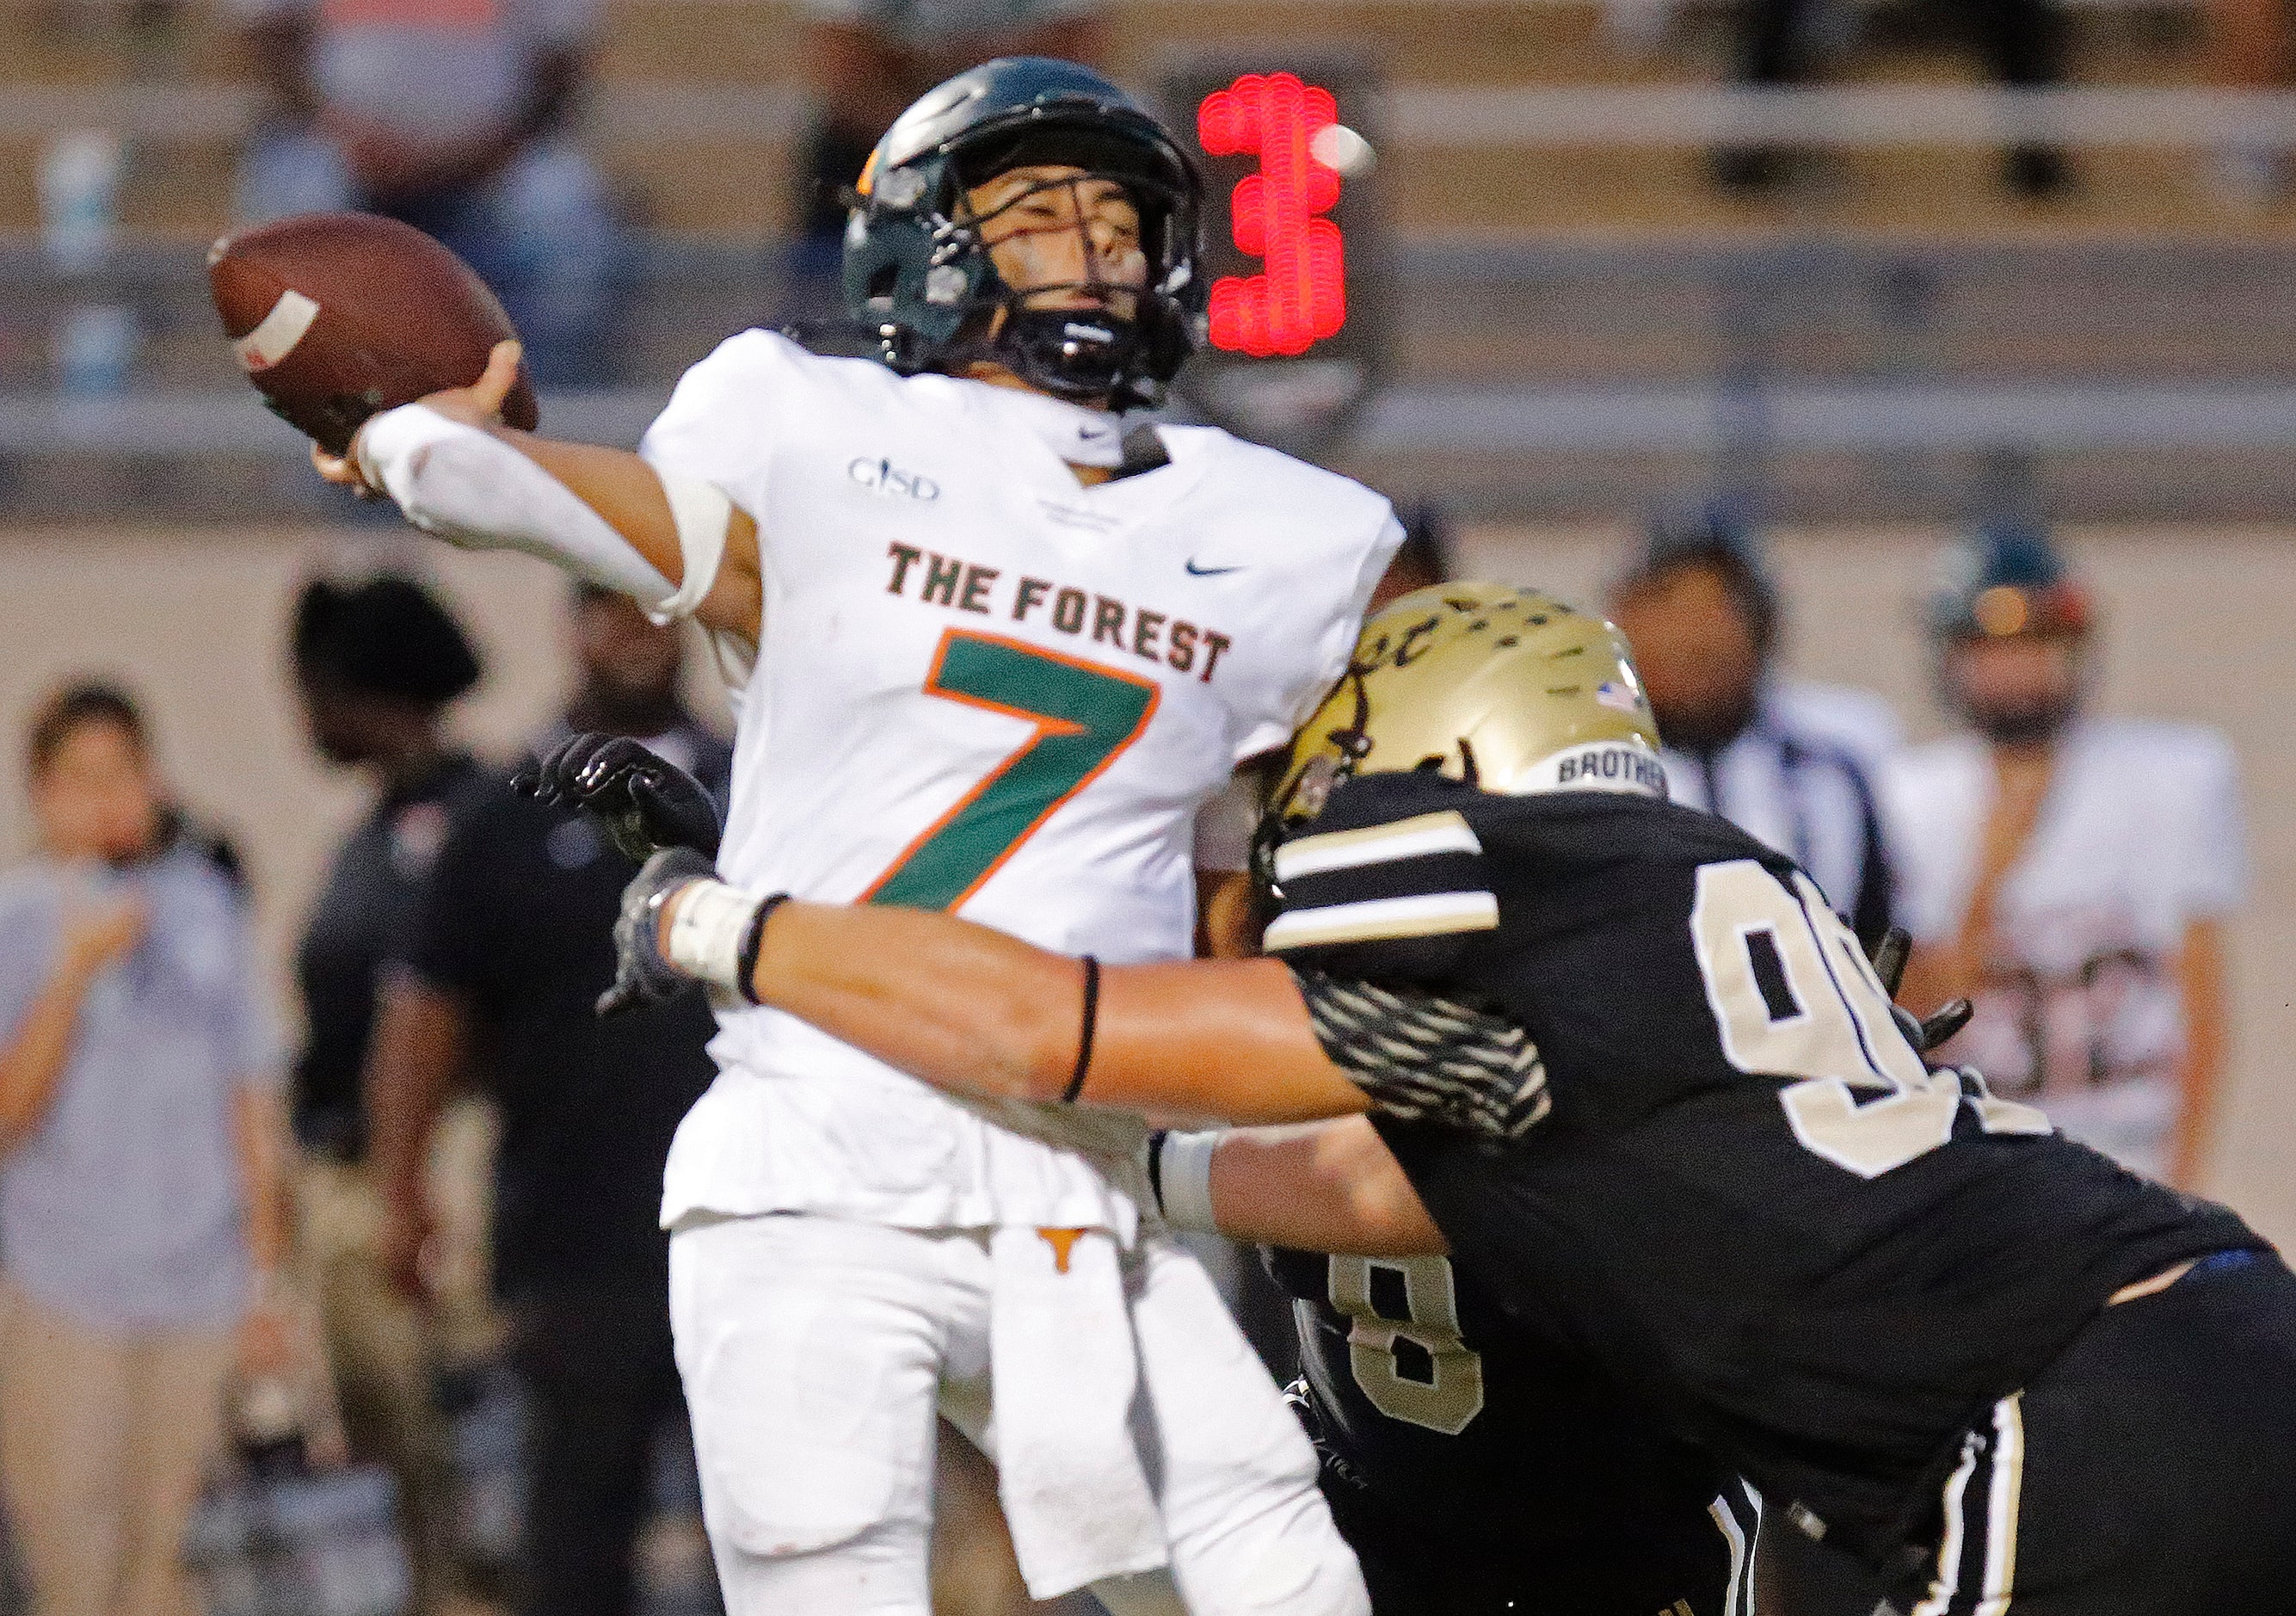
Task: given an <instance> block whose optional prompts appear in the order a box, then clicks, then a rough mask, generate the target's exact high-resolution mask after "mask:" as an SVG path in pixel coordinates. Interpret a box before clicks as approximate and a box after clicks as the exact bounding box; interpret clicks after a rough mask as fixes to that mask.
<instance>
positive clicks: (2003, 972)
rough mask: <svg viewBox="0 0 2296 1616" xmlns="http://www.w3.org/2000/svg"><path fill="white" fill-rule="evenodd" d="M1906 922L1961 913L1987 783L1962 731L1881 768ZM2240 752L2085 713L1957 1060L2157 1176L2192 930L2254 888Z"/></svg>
mask: <svg viewBox="0 0 2296 1616" xmlns="http://www.w3.org/2000/svg"><path fill="white" fill-rule="evenodd" d="M1882 782H1883V787H1882V794H1883V798H1884V800H1885V802H1886V803H1887V805H1888V807H1889V810H1890V819H1891V823H1892V826H1893V832H1894V839H1893V844H1892V845H1893V848H1894V850H1895V851H1896V853H1897V855H1898V861H1899V864H1898V876H1899V882H1900V887H1899V892H1900V898H1901V901H1902V906H1903V914H1904V916H1905V924H1906V926H1907V930H1908V931H1912V932H1913V934H1914V937H1915V940H1916V941H1922V942H1949V941H1951V940H1952V939H1954V938H1955V937H1956V935H1958V934H1959V932H1960V931H1961V928H1962V925H1963V923H1964V920H1965V919H1966V917H1967V915H1968V913H1969V906H1970V902H1971V899H1972V897H1973V895H1974V890H1975V887H1976V884H1977V875H1978V868H1977V866H1978V859H1979V857H1980V852H1981V850H1982V847H1983V842H1984V835H1985V820H1986V816H1987V815H1988V814H1989V813H1990V812H1991V810H1992V806H1993V794H1994V790H1995V785H1994V773H1993V766H1992V760H1991V758H1990V755H1989V752H1988V751H1987V748H1986V745H1985V742H1983V741H1981V740H1980V739H1979V738H1978V737H1976V736H1974V735H1969V734H1960V735H1954V736H1951V737H1948V739H1946V740H1943V741H1939V742H1933V743H1931V744H1930V745H1927V746H1920V747H1915V748H1914V749H1912V750H1911V751H1907V752H1905V753H1903V754H1901V755H1899V756H1898V758H1896V759H1892V760H1891V761H1890V764H1889V765H1887V766H1886V767H1885V768H1884V770H1883V774H1882ZM2244 841H2245V838H2244V836H2243V831H2242V816H2241V806H2240V783H2239V775H2238V769H2237V766H2236V764H2235V761H2234V758H2233V752H2232V748H2231V747H2230V746H2229V745H2228V744H2227V743H2226V741H2225V739H2224V737H2223V736H2222V735H2220V734H2217V733H2216V732H2215V731H2213V730H2209V729H2203V728H2201V727H2199V726H2194V725H2185V724H2162V723H2153V722H2144V721H2139V720H2133V719H2116V718H2090V719H2084V720H2082V721H2080V722H2079V723H2077V724H2075V725H2074V726H2072V727H2071V729H2070V730H2068V731H2067V732H2066V734H2065V735H2064V738H2063V739H2062V742H2060V743H2059V747H2058V753H2057V763H2056V771H2055V774H2054V777H2053V778H2052V780H2051V781H2050V783H2049V790H2048V795H2047V797H2046V799H2045V800H2044V801H2043V803H2042V806H2041V811H2040V816H2039V817H2038V820H2037V821H2036V823H2035V824H2034V826H2033V831H2032V834H2031V836H2030V839H2029V840H2028V841H2027V842H2026V845H2025V848H2024V849H2023V851H2022V853H2021V855H2020V856H2019V857H2018V860H2017V863H2016V864H2015V865H2013V867H2012V868H2011V869H2010V871H2009V873H2008V874H2007V875H2006V876H2005V877H2004V878H2003V881H2002V884H2001V890H2000V892H1999V895H1998V896H1997V898H1996V900H1995V918H1994V929H1995V931H1996V932H1997V934H1998V937H1999V939H2000V943H2001V948H2002V954H2001V956H2000V957H1998V958H1997V959H1994V960H1991V961H1989V962H1988V963H1987V964H1986V966H1985V969H1984V980H1983V981H1982V983H1981V984H1980V988H1979V990H1978V992H1977V993H1976V994H1975V996H1974V998H1975V1003H1976V1005H1977V1015H1976V1019H1975V1020H1974V1021H1972V1022H1971V1024H1970V1028H1969V1030H1968V1031H1966V1032H1964V1034H1962V1035H1961V1037H1960V1038H1956V1040H1955V1041H1954V1044H1953V1045H1952V1046H1951V1054H1953V1055H1954V1057H1955V1058H1956V1059H1958V1060H1964V1061H1967V1062H1970V1063H1971V1064H1972V1065H1974V1066H1976V1067H1978V1068H1979V1069H1980V1070H1982V1071H1983V1072H1984V1073H1985V1074H1986V1078H1987V1079H1988V1080H1989V1082H1990V1083H1991V1084H1992V1086H1993V1087H1994V1088H1995V1090H1996V1091H1997V1092H1998V1093H2003V1094H2006V1095H2015V1096H2017V1097H2019V1098H2023V1099H2032V1100H2035V1101H2037V1102H2038V1103H2039V1104H2040V1105H2041V1106H2042V1108H2043V1109H2044V1110H2046V1112H2048V1114H2049V1120H2051V1121H2053V1122H2054V1123H2056V1124H2057V1125H2058V1126H2059V1127H2060V1128H2063V1129H2064V1131H2065V1132H2066V1133H2068V1134H2070V1135H2071V1136H2073V1137H2075V1138H2077V1139H2080V1140H2082V1141H2084V1142H2085V1143H2087V1144H2093V1145H2095V1146H2096V1147H2097V1148H2098V1149H2100V1150H2103V1151H2105V1152H2107V1153H2110V1154H2112V1155H2113V1156H2115V1157H2117V1158H2119V1159H2120V1161H2122V1162H2123V1163H2124V1164H2125V1165H2127V1166H2129V1167H2132V1168H2135V1169H2137V1170H2138V1171H2141V1172H2148V1173H2153V1174H2155V1175H2157V1174H2159V1173H2160V1172H2161V1171H2162V1170H2163V1169H2165V1168H2166V1166H2167V1162H2166V1161H2165V1159H2164V1158H2165V1151H2166V1146H2167V1143H2168V1139H2169V1133H2170V1130H2171V1128H2173V1127H2174V1125H2175V1122H2176V1118H2177V1100H2178V1094H2177V1062H2178V1061H2179V1059H2180V1058H2181V1057H2182V1055H2183V1054H2184V1048H2185V1024H2184V1013H2183V1004H2182V999H2181V996H2180V994H2179V992H2178V988H2177V976H2176V965H2177V952H2178V950H2179V949H2180V948H2181V947H2182V946H2183V943H2184V939H2185V927H2186V926H2187V925H2189V924H2190V923H2192V922H2194V921H2197V920H2210V919H2215V918H2218V917H2220V916H2223V915H2227V914H2229V913H2231V912H2232V911H2233V910H2235V909H2236V908H2237V907H2239V906H2240V904H2241V901H2242V899H2243V895H2244V892H2245V889H2246V886H2247V859H2246V853H2245V849H2244Z"/></svg>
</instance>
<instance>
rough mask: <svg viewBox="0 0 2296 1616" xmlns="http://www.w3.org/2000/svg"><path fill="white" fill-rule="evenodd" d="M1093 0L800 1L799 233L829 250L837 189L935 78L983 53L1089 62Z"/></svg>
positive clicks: (1095, 41)
mask: <svg viewBox="0 0 2296 1616" xmlns="http://www.w3.org/2000/svg"><path fill="white" fill-rule="evenodd" d="M1099 9H1100V0H806V12H807V21H808V27H807V40H806V72H807V78H808V87H809V88H810V89H811V91H812V94H813V103H814V111H813V119H814V122H813V127H812V130H811V132H810V134H809V135H808V137H807V140H806V143H805V144H804V146H803V148H802V149H801V154H800V156H799V167H798V172H797V176H796V177H797V192H796V200H795V207H796V211H797V225H798V229H799V234H801V235H803V236H804V237H805V238H806V239H807V240H808V241H809V242H813V243H814V244H815V245H816V247H817V248H819V249H821V250H823V253H824V256H827V254H828V253H829V252H830V251H831V250H833V249H834V248H835V246H836V244H837V242H838V238H839V237H840V236H841V235H842V234H844V230H845V201H844V196H845V193H846V192H847V191H848V190H849V189H850V188H851V187H852V185H853V184H854V182H855V181H857V180H858V179H859V178H860V177H861V169H862V166H863V165H864V164H865V163H866V162H867V161H868V160H869V153H870V152H873V151H874V150H875V149H876V145H877V138H878V136H880V135H882V134H884V132H885V131H886V130H887V129H888V128H889V127H891V125H892V122H893V119H896V118H898V117H899V116H900V115H901V113H902V112H903V111H906V109H907V107H908V104H909V103H911V102H913V101H914V100H915V99H916V98H917V97H918V96H920V95H922V94H924V93H925V92H926V91H927V90H930V89H931V88H932V87H933V86H935V85H937V84H939V83H940V82H941V81H942V80H943V79H946V78H953V77H955V75H956V74H958V73H962V72H963V71H964V70H965V69H967V68H969V67H973V66H976V65H978V64H979V63H980V62H986V61H988V59H989V58H990V57H992V56H1059V57H1063V58H1065V59H1066V60H1068V61H1070V62H1083V63H1085V64H1086V65H1087V66H1095V65H1098V63H1099V61H1100V56H1101V49H1102V38H1101V33H1102V30H1101V26H1100V21H1099V16H1098V12H1099Z"/></svg>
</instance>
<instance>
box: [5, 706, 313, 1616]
mask: <svg viewBox="0 0 2296 1616" xmlns="http://www.w3.org/2000/svg"><path fill="white" fill-rule="evenodd" d="M26 753H27V762H28V773H29V794H30V797H31V801H32V810H33V815H34V817H35V819H36V821H37V824H38V828H39V852H38V854H37V857H35V858H34V859H33V860H32V861H31V862H30V863H29V864H28V865H24V866H22V867H21V868H19V869H17V870H15V871H13V872H12V873H11V874H8V875H6V876H4V877H0V1232H4V1243H0V1257H4V1264H5V1271H6V1275H7V1281H6V1288H5V1292H4V1293H0V1480H4V1483H5V1491H6V1497H7V1504H8V1508H9V1510H10V1512H11V1513H12V1517H13V1520H14V1524H15V1527H16V1530H17V1532H18V1534H19V1538H20V1542H21V1547H22V1550H23V1554H24V1558H25V1563H26V1568H27V1570H28V1571H29V1574H30V1579H31V1583H32V1594H33V1601H34V1606H33V1608H34V1610H35V1612H37V1616H178V1612H183V1611H184V1610H186V1609H187V1608H188V1607H187V1604H186V1600H187V1597H188V1590H187V1588H186V1587H185V1584H184V1578H183V1573H182V1571H181V1569H180V1563H179V1554H178V1546H179V1544H180V1542H181V1539H182V1536H183V1530H184V1523H185V1522H186V1521H187V1520H188V1519H189V1517H190V1514H191V1511H192V1507H193V1504H194V1503H195V1502H196V1501H197V1498H198V1495H199V1488H200V1482H201V1473H202V1470H203V1467H204V1464H205V1462H206V1461H207V1460H208V1459H209V1457H210V1456H212V1454H213V1453H214V1451H215V1449H216V1448H217V1445H218V1441H219V1439H220V1436H221V1431H222V1424H223V1390H224V1386H225V1381H226V1379H227V1377H228V1376H229V1375H230V1374H231V1373H232V1370H233V1368H234V1364H236V1365H238V1366H240V1367H242V1368H243V1369H246V1370H248V1371H250V1372H263V1371H266V1370H269V1369H272V1368H275V1366H276V1360H277V1359H278V1358H279V1357H280V1356H281V1355H282V1354H283V1351H284V1350H285V1341H286V1330H285V1326H284V1324H283V1317H282V1313H281V1310H280V1308H278V1307H277V1305H276V1303H275V1298H276V1296H277V1292H276V1290H275V1285H274V1280H275V1275H276V1273H277V1271H278V1267H279V1264H280V1262H281V1260H282V1259H283V1256H284V1254H285V1250H286V1244H287V1241H286V1218H285V1207H284V1200H283V1177H282V1173H283V1153H284V1139H283V1134H284V1130H283V1128H282V1127H281V1126H280V1123H279V1121H278V1119H277V1112H278V1087H277V1086H278V1081H279V1075H280V1073H279V1054H280V1052H279V1047H278V1035H277V1029H276V1028H275V1025H274V1022H273V1018H272V1017H271V1015H270V1014H269V1013H268V1011H267V1009H266V1006H265V1005H264V1004H263V1002H262V992H261V989H260V988H259V987H258V981H257V975H258V965H257V956H256V953H255V950H254V948H253V947H252V939H251V938H250V934H249V927H248V920H247V915H246V912H245V910H244V908H243V906H242V905H241V903H240V902H239V900H238V898H237V896H236V894H235V893H234V890H232V888H231V886H230V885H229V884H228V883H227V882H225V880H224V879H223V877H222V876H221V875H219V874H217V872H216V870H215V869H214V867H213V866H212V865H209V863H208V862H207V861H206V860H205V859H204V858H203V857H201V856H200V854H199V853H198V852H196V851H195V850H193V849H187V848H184V847H182V846H178V845H171V844H170V843H168V841H166V840H165V839H164V837H163V833H162V826H161V818H160V802H161V797H160V792H159V788H158V785H157V783H156V781H155V780H154V777H153V770H152V756H151V746H150V741H149V737H148V735H147V734H146V732H145V729H144V726H143V718H141V716H140V715H139V714H138V712H137V710H136V709H135V705H134V704H133V703H132V702H131V701H129V700H128V699H127V696H125V695H124V694H122V693H120V692H119V691H118V690H117V689H115V688H113V687H111V686H110V685H100V684H84V685H73V686H70V688H68V689H66V690H64V691H62V692H61V693H59V694H57V695H55V696H53V697H52V698H51V699H50V700H49V701H48V702H47V703H46V705H45V707H43V708H42V709H41V710H40V712H39V714H38V716H37V718H35V719H34V720H33V723H32V726H31V732H30V734H29V739H28V742H27V745H26Z"/></svg>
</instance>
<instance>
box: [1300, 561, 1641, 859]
mask: <svg viewBox="0 0 2296 1616" xmlns="http://www.w3.org/2000/svg"><path fill="white" fill-rule="evenodd" d="M1416 768H1436V769H1439V770H1440V771H1441V772H1442V773H1443V774H1444V775H1447V776H1448V777H1449V778H1451V779H1454V780H1460V781H1464V782H1466V783H1469V784H1472V785H1478V786H1480V787H1481V788H1482V789H1484V790H1485V791H1490V792H1503V793H1506V794H1509V795H1521V794H1524V793H1527V792H1541V791H1560V790H1593V791H1624V792H1640V793H1643V794H1644V795H1648V796H1655V797H1663V796H1665V795H1666V772H1665V769H1664V767H1662V766H1661V764H1660V762H1659V757H1658V724H1657V721H1656V720H1655V719H1654V718H1652V717H1651V710H1650V702H1649V701H1648V700H1647V699H1645V698H1644V694H1643V686H1642V680H1641V679H1640V678H1639V677H1637V676H1636V673H1635V666H1634V662H1633V660H1631V658H1630V657H1629V655H1628V651H1627V642H1626V639H1625V637H1624V636H1621V635H1620V633H1619V631H1618V630H1617V629H1616V628H1612V627H1611V625H1610V624H1608V623H1606V622H1604V621H1603V619H1600V618H1595V617H1589V616H1587V614H1586V613H1584V612H1582V611H1575V610H1573V609H1572V608H1570V607H1569V606H1566V605H1564V604H1563V603H1562V602H1561V601H1558V600H1556V599H1554V597H1553V596H1552V595H1542V594H1540V593H1539V592H1538V590H1536V589H1517V588H1514V587H1511V586H1508V585H1504V584H1468V583H1458V584H1438V585H1436V586H1434V587H1431V588H1427V589H1418V590H1415V591H1413V592H1412V593H1411V594H1409V595H1404V596H1402V597H1400V598H1399V599H1398V600H1396V601H1394V602H1393V603H1390V605H1389V606H1388V608H1387V609H1386V610H1385V611H1382V612H1381V613H1380V614H1379V615H1378V616H1376V617H1374V618H1373V619H1371V620H1370V621H1368V622H1366V623H1365V625H1364V629H1363V635H1362V636H1361V637H1360V638H1359V639H1357V642H1356V651H1355V656H1354V659H1353V660H1351V661H1350V662H1349V666H1348V671H1347V673H1346V674H1345V675H1344V676H1343V677H1341V680H1340V682H1339V684H1338V685H1335V686H1333V690H1332V693H1331V694H1330V695H1328V696H1326V697H1325V698H1324V704H1323V705H1322V706H1321V707H1319V708H1317V709H1316V713H1315V716H1314V717H1312V718H1309V719H1308V722H1307V723H1306V724H1304V725H1302V726H1300V730H1299V732H1298V733H1297V734H1294V735H1293V736H1292V752H1291V756H1290V757H1289V758H1288V759H1286V760H1285V765H1284V769H1283V775H1282V776H1281V778H1280V779H1279V780H1278V782H1277V783H1276V786H1275V790H1274V792H1271V793H1270V795H1269V798H1268V803H1267V808H1268V812H1267V818H1266V821H1265V822H1264V824H1263V831H1264V833H1275V834H1281V833H1283V830H1285V829H1287V828H1291V827H1296V826H1298V825H1300V824H1305V823H1307V822H1308V821H1309V820H1311V819H1313V818H1315V817H1316V815H1318V814H1320V813H1322V812H1323V809H1324V798H1325V797H1327V796H1328V795H1329V794H1330V792H1331V790H1332V787H1333V785H1335V784H1336V783H1339V782H1340V781H1341V779H1344V778H1345V777H1346V776H1348V775H1359V774H1374V773H1390V772H1398V771H1402V770H1406V769H1416Z"/></svg>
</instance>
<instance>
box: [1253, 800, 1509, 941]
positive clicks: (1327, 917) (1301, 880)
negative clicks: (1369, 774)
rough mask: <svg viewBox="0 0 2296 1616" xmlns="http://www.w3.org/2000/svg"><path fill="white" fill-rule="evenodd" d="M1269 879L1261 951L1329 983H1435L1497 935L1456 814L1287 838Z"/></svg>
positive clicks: (1463, 822) (1467, 834)
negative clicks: (1270, 900)
mask: <svg viewBox="0 0 2296 1616" xmlns="http://www.w3.org/2000/svg"><path fill="white" fill-rule="evenodd" d="M1275 884H1276V889H1277V892H1278V894H1279V897H1280V900H1281V909H1280V911H1279V912H1278V914H1277V915H1276V916H1275V919H1274V920H1273V921H1272V922H1270V923H1269V924H1268V927H1267V936H1266V938H1265V939H1264V940H1263V942H1262V945H1261V946H1262V947H1264V948H1265V949H1266V950H1267V952H1268V953H1270V954H1275V955H1280V956H1283V957H1284V958H1285V959H1288V960H1292V961H1293V962H1294V963H1296V964H1309V965H1313V966H1314V967H1315V968H1316V969H1317V970H1320V971H1324V972H1331V973H1332V974H1333V975H1338V976H1357V977H1367V978H1373V979H1380V980H1412V981H1430V980H1439V979H1441V978H1443V977H1445V976H1447V975H1449V974H1451V973H1453V972H1456V970H1457V969H1458V968H1459V965H1460V964H1461V962H1462V960H1463V959H1464V957H1465V956H1466V954H1467V951H1468V947H1469V946H1470V945H1471V944H1472V943H1473V942H1475V941H1479V940H1482V939H1486V938H1488V934H1489V933H1491V932H1493V931H1497V928H1498V924H1499V903H1498V898H1497V895H1496V894H1495V893H1494V892H1493V891H1492V890H1491V886H1490V882H1489V879H1488V869H1487V865H1486V862H1485V858H1484V853H1483V844H1482V841H1481V840H1480V838H1479V837H1478V836H1477V835H1476V833H1475V829H1474V826H1473V825H1472V824H1469V823H1468V820H1467V817H1466V816H1465V815H1464V814H1463V813H1461V812H1459V811H1458V810H1457V809H1456V808H1440V809H1437V810H1435V811H1433V812H1425V813H1417V814H1412V815H1409V816H1405V817H1400V818H1393V819H1388V820H1384V821H1382V822H1381V823H1376V824H1364V825H1357V826H1352V827H1349V828H1344V829H1334V830H1328V831H1321V832H1317V833H1314V834H1310V835H1306V836H1300V837H1297V838H1294V839H1293V840H1292V841H1287V842H1285V843H1283V845H1282V846H1281V847H1279V848H1278V849H1276V850H1275Z"/></svg>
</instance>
